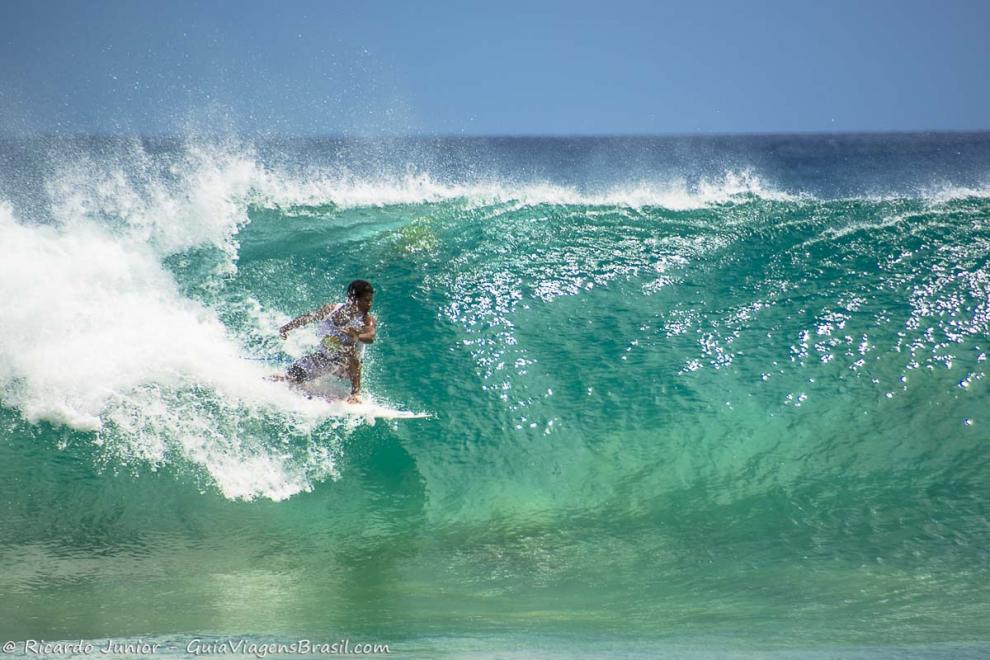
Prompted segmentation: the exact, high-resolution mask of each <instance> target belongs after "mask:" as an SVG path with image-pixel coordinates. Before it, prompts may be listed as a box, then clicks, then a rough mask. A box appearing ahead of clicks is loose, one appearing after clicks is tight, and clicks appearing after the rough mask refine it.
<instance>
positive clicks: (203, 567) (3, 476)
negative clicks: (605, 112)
mask: <svg viewBox="0 0 990 660" xmlns="http://www.w3.org/2000/svg"><path fill="white" fill-rule="evenodd" d="M0 146H2V148H0V297H2V299H3V301H4V309H3V312H2V313H0V405H2V407H0V429H2V437H3V442H2V443H0V455H2V460H0V484H3V485H2V486H0V492H2V496H3V501H4V507H2V509H0V529H2V530H3V536H2V538H0V564H2V566H3V567H4V570H3V571H0V585H2V591H3V593H5V594H6V596H5V597H4V599H3V600H2V602H0V621H2V623H0V632H3V633H4V636H5V637H8V638H28V637H35V638H37V637H46V638H49V639H55V638H59V637H61V638H66V639H69V638H71V639H75V638H79V637H83V638H87V637H88V638H98V637H101V636H120V635H138V634H141V635H145V634H157V635H169V634H180V633H184V632H194V631H212V632H214V633H224V632H230V631H237V632H249V633H257V634H262V633H275V632H280V633H286V634H288V633H293V634H295V633H300V634H301V633H325V632H326V631H327V630H333V631H344V632H348V633H354V634H357V633H361V634H365V635H373V634H384V635H387V636H389V638H390V639H398V640H400V642H401V640H403V639H407V640H408V639H412V638H423V636H427V637H429V638H431V639H434V638H438V639H439V638H458V637H461V636H469V635H478V634H480V635H486V634H487V635H492V636H500V635H501V636H503V637H504V636H505V635H515V634H517V633H520V631H529V632H533V633H534V634H535V633H539V634H558V633H564V632H567V633H575V632H578V631H580V633H581V634H582V635H625V636H627V637H628V636H632V637H633V638H638V639H664V640H667V642H672V641H673V642H676V643H681V642H684V643H685V644H689V645H690V644H701V645H703V646H705V647H707V648H711V644H716V645H722V646H725V647H726V648H733V647H734V645H739V644H742V645H743V646H742V647H745V648H749V649H752V648H754V646H753V645H754V644H756V645H760V644H762V645H770V646H772V647H774V648H784V649H820V648H837V647H843V648H851V647H856V646H857V645H868V644H869V645H873V644H879V645H883V644H887V645H891V644H908V645H911V644H917V645H931V644H935V645H937V644H942V643H949V642H952V643H970V642H974V641H976V642H978V641H986V627H985V622H986V620H987V617H988V615H990V605H988V603H990V574H988V568H987V567H988V566H990V552H988V550H987V548H990V518H988V514H990V504H988V502H990V479H988V475H990V442H988V441H990V432H988V429H990V416H988V413H987V410H988V409H990V407H988V403H990V395H988V390H987V383H988V381H987V379H986V358H987V354H988V352H990V334H988V333H990V264H988V259H990V257H988V255H990V137H988V136H987V135H961V134H960V135H941V136H939V135H936V136H846V137H843V136H838V137H791V138H788V137H772V136H770V137H760V138H669V139H659V138H657V139H633V138H629V139H600V140H599V139H584V140H565V139H514V140H508V139H505V140H481V139H465V140H395V141H382V142H369V141H365V142H360V141H288V140H282V141H269V142H263V143H255V144H249V143H244V142H238V143H231V142H226V143H224V142H219V141H216V142H189V141H147V140H145V141H141V140H108V139H96V138H94V139H80V140H75V141H70V142H44V141H30V142H11V143H4V144H3V145H0ZM358 277H363V278H367V279H370V280H372V281H373V283H374V284H375V287H376V289H377V291H378V293H377V295H376V301H375V310H376V312H377V314H378V317H379V319H380V329H379V341H378V342H376V343H375V344H374V346H372V347H371V348H370V349H369V352H368V361H367V364H366V374H365V387H366V389H367V391H368V392H369V393H370V395H371V396H372V397H373V398H374V399H375V400H377V401H379V402H383V403H386V404H390V405H392V406H393V407H397V408H404V409H409V410H416V411H427V412H429V413H430V414H431V415H432V417H431V418H430V419H427V420H409V421H397V422H385V421H379V422H378V423H377V424H375V423H370V422H369V421H368V420H362V419H352V418H347V417H341V416H339V415H338V414H336V412H335V410H334V409H332V408H331V407H329V406H327V405H326V404H324V403H322V402H318V401H313V400H307V399H304V398H301V397H299V396H297V395H296V394H294V393H292V392H290V391H288V390H287V389H286V388H284V387H283V386H282V385H280V384H278V383H275V382H271V381H269V380H267V379H266V377H267V376H270V375H273V374H276V373H278V372H279V371H280V370H281V369H283V368H284V365H285V364H286V363H287V362H288V361H289V360H291V359H292V358H294V357H298V356H299V355H302V354H304V353H305V352H306V351H307V350H310V349H311V348H312V346H313V344H314V341H315V339H314V337H313V336H312V335H311V334H310V333H308V332H307V331H305V330H300V331H297V332H295V333H294V334H293V335H291V336H290V340H289V341H288V342H282V341H281V340H279V338H278V333H277V328H278V327H279V326H280V325H281V324H282V323H285V322H286V321H287V320H289V319H290V318H292V317H293V316H295V315H298V314H300V313H302V312H304V311H307V310H309V309H312V308H314V307H316V306H318V305H320V304H323V303H324V302H327V301H335V300H339V299H340V298H341V296H342V294H343V290H344V288H345V286H346V284H347V282H348V281H350V280H351V279H354V278H358ZM94 602H99V603H100V607H99V610H98V612H94V607H93V603H94ZM823 622H827V623H823ZM493 638H494V637H493ZM410 643H412V642H410ZM441 646H442V645H441ZM452 648H461V647H459V646H457V645H456V644H455V645H454V646H453V647H452ZM926 648H927V647H926ZM933 648H934V647H933Z"/></svg>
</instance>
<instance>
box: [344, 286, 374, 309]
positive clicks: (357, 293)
mask: <svg viewBox="0 0 990 660" xmlns="http://www.w3.org/2000/svg"><path fill="white" fill-rule="evenodd" d="M374 297H375V287H373V286H371V282H368V281H367V280H354V281H353V282H351V283H350V284H348V285H347V300H348V302H353V303H354V304H356V305H357V308H358V309H359V310H361V311H362V312H363V313H365V314H367V313H368V310H369V309H371V301H372V300H373V299H374Z"/></svg>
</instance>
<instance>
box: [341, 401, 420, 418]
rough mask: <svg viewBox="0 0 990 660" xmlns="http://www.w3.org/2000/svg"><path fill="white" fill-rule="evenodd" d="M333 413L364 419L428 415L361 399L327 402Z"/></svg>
mask: <svg viewBox="0 0 990 660" xmlns="http://www.w3.org/2000/svg"><path fill="white" fill-rule="evenodd" d="M328 403H329V405H330V406H331V408H332V409H333V412H334V413H337V412H340V414H342V415H347V416H348V417H364V418H366V419H426V418H428V417H429V416H430V415H429V413H424V412H413V411H411V410H396V409H394V408H389V407H387V406H383V405H381V404H378V403H375V402H374V401H368V400H365V401H362V402H361V403H347V402H346V401H329V402H328Z"/></svg>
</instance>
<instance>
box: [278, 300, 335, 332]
mask: <svg viewBox="0 0 990 660" xmlns="http://www.w3.org/2000/svg"><path fill="white" fill-rule="evenodd" d="M336 307H337V306H336V305H334V304H331V303H328V304H326V305H324V306H323V307H318V308H317V309H314V310H313V311H311V312H306V313H305V314H303V315H302V316H298V317H296V318H294V319H292V320H291V321H289V322H288V323H286V324H285V325H283V326H282V327H281V328H279V329H278V335H279V337H281V338H282V339H285V338H286V337H287V336H288V334H289V331H290V330H295V329H296V328H298V327H299V326H301V325H306V324H307V323H312V322H313V321H319V320H321V319H323V318H325V317H326V316H327V315H328V314H330V313H331V312H332V311H333V310H334V309H336Z"/></svg>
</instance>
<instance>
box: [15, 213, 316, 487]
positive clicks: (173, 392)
mask: <svg viewBox="0 0 990 660" xmlns="http://www.w3.org/2000/svg"><path fill="white" fill-rule="evenodd" d="M0 298H2V299H3V300H4V312H3V314H2V315H0V399H2V401H3V403H4V405H8V406H14V407H16V408H17V409H19V410H20V411H21V413H22V414H23V415H24V417H25V418H27V419H28V420H30V421H37V420H49V421H53V422H57V423H61V424H66V425H68V426H71V427H73V428H76V429H80V430H85V431H96V432H102V431H105V430H107V429H106V428H105V424H106V423H107V422H110V423H111V424H112V426H113V429H114V430H115V431H117V432H121V433H123V435H124V438H125V440H124V443H125V445H126V452H127V453H130V454H131V455H134V456H139V457H141V458H143V459H146V460H148V461H150V462H152V463H155V462H160V461H162V460H164V458H165V456H166V454H167V452H168V451H175V450H178V452H179V453H180V454H182V455H183V457H184V458H185V459H186V460H189V461H192V462H193V463H195V464H197V465H200V466H203V467H204V468H205V469H206V470H207V471H208V472H209V474H210V475H211V476H212V477H213V478H214V479H215V481H216V483H217V485H218V486H219V488H220V489H221V491H223V492H224V493H225V494H227V495H229V496H233V497H252V496H257V495H264V496H268V497H275V498H278V497H283V496H286V494H288V493H291V492H298V491H299V490H301V489H303V488H305V487H307V484H308V481H307V480H306V477H305V475H306V474H307V473H308V472H311V471H312V470H311V468H312V466H305V465H304V466H293V465H292V464H291V463H290V462H287V461H284V460H281V459H280V458H279V456H278V455H277V454H273V453H272V452H271V451H270V450H268V449H267V448H266V446H265V442H264V439H263V438H245V437H237V438H232V437H228V438H226V439H225V440H224V441H220V440H218V439H217V438H213V442H212V443H210V442H204V440H206V439H209V437H208V436H205V435H204V433H206V431H207V430H208V429H211V428H215V427H216V426H217V424H218V418H217V417H218V414H219V416H220V417H221V418H222V417H223V414H224V413H223V411H222V410H221V411H220V413H216V412H215V411H213V412H211V411H208V410H197V408H196V406H195V405H182V400H183V399H182V392H183V391H188V390H189V389H190V388H203V389H205V390H207V391H210V392H213V393H215V394H216V397H217V398H218V399H219V400H220V401H223V402H226V404H227V405H229V406H230V407H231V408H232V409H235V410H236V412H238V413H243V412H244V411H245V410H247V411H253V412H256V413H260V414H263V413H264V412H265V411H271V410H274V411H278V412H279V413H280V414H282V415H284V416H285V418H286V420H287V421H286V423H287V424H289V425H290V426H291V425H296V427H297V428H302V427H303V426H305V425H306V424H313V423H317V422H319V421H320V420H321V419H324V418H326V417H327V411H326V410H325V408H323V407H321V406H318V405H316V404H315V403H313V402H308V401H306V400H305V399H302V398H300V397H298V396H296V395H295V394H293V393H291V392H289V391H288V390H287V389H286V388H284V387H282V386H280V385H278V384H276V383H271V382H267V381H265V380H264V376H266V375H268V373H269V371H270V368H268V367H266V366H264V365H261V364H259V363H256V362H251V361H248V360H244V359H241V358H240V354H241V348H240V346H239V345H238V344H237V342H236V341H234V340H233V339H232V338H230V337H229V336H228V335H227V332H226V329H225V328H224V326H223V325H222V324H221V323H220V321H219V320H218V319H217V317H216V315H215V314H214V313H213V312H212V311H211V310H210V309H208V308H206V307H204V306H203V305H201V304H199V303H197V302H195V301H192V300H189V299H187V298H184V297H182V296H181V295H180V293H179V292H178V289H177V286H176V284H175V282H174V280H173V279H172V277H171V275H170V274H169V273H167V272H166V271H165V270H164V269H163V268H162V266H161V264H160V261H159V257H158V254H157V253H156V251H155V249H154V248H153V247H152V246H151V245H150V244H148V243H146V242H144V241H142V240H139V237H136V236H130V235H128V234H127V233H126V232H125V235H124V236H121V235H120V234H115V233H113V232H112V231H110V230H108V229H106V228H104V227H101V226H99V225H97V224H95V223H85V222H78V221H77V222H73V223H69V224H67V225H64V226H45V225H22V224H20V223H18V222H17V221H16V219H15V218H14V215H13V213H12V211H11V209H10V207H9V205H7V204H0ZM125 420H130V421H129V422H128V423H124V421H125ZM232 428H236V426H234V427H232ZM170 436H171V437H172V438H173V440H174V441H175V443H174V444H173V445H171V446H168V447H166V446H165V443H164V440H163V438H166V437H170ZM252 461H253V464H254V465H255V467H258V466H259V465H261V464H267V465H268V466H269V467H268V468H267V469H252V468H251V463H252ZM330 469H332V466H327V470H330ZM279 470H283V471H285V473H284V474H281V476H278V475H279V474H280V473H279ZM273 475H275V476H273Z"/></svg>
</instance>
